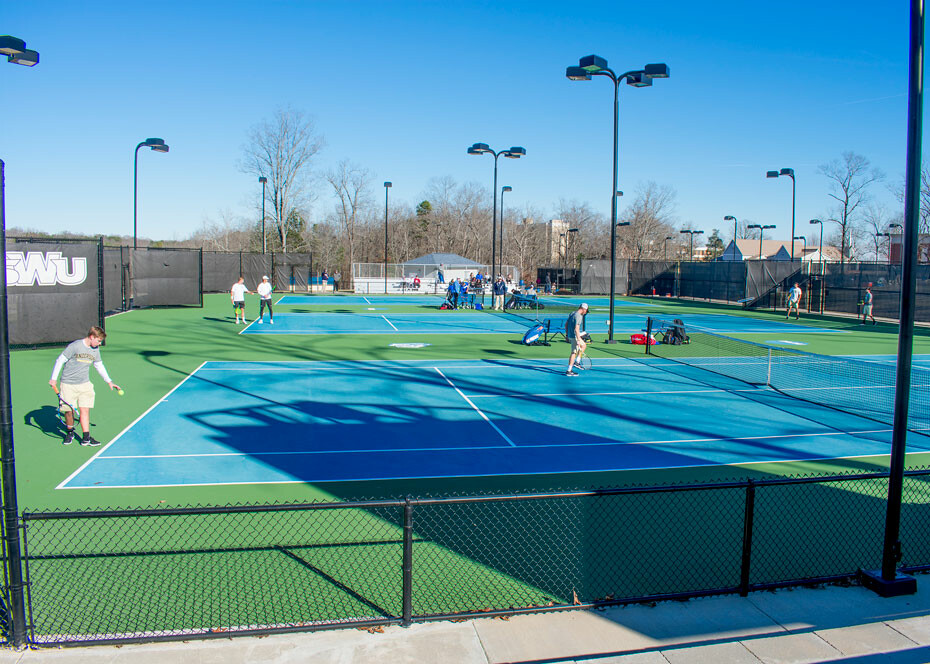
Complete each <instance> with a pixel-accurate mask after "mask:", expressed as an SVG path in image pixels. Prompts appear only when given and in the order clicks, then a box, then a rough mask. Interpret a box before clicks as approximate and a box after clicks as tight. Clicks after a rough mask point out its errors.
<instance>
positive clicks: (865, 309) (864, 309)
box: [862, 304, 872, 316]
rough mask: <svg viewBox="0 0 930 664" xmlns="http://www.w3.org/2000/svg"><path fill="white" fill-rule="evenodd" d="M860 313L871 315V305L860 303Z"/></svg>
mask: <svg viewBox="0 0 930 664" xmlns="http://www.w3.org/2000/svg"><path fill="white" fill-rule="evenodd" d="M862 315H863V316H871V315H872V305H871V304H863V305H862Z"/></svg>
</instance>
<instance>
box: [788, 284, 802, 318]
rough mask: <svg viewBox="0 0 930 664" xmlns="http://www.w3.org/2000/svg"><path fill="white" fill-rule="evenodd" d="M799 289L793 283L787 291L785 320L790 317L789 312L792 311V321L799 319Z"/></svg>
mask: <svg viewBox="0 0 930 664" xmlns="http://www.w3.org/2000/svg"><path fill="white" fill-rule="evenodd" d="M800 307H801V287H800V286H798V284H797V282H795V284H794V286H792V287H791V288H790V289H789V290H788V305H787V307H786V311H785V320H788V318H790V317H791V310H792V309H794V319H795V320H798V319H799V318H801V309H800Z"/></svg>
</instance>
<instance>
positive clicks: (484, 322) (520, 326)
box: [240, 309, 839, 334]
mask: <svg viewBox="0 0 930 664" xmlns="http://www.w3.org/2000/svg"><path fill="white" fill-rule="evenodd" d="M521 314H523V315H529V316H530V318H532V315H533V314H532V312H527V311H526V310H522V311H521ZM566 315H567V314H566V312H565V311H559V312H553V311H551V310H549V309H543V310H540V311H539V318H541V319H545V318H551V319H552V320H553V321H554V325H555V326H556V327H560V326H561V325H562V324H563V323H564V321H565V317H566ZM681 318H682V319H683V320H684V322H685V324H686V325H697V326H700V327H701V328H703V329H705V330H707V331H710V332H722V333H731V334H732V333H742V332H745V333H760V334H762V333H764V334H792V333H806V334H822V333H833V334H836V333H838V332H839V331H838V330H830V329H826V328H818V327H810V326H807V325H797V324H794V323H789V322H787V321H786V322H781V321H777V320H776V321H772V320H767V319H759V318H747V317H744V316H729V315H726V314H694V315H684V316H681ZM607 320H608V315H607V314H604V313H599V312H598V311H597V310H595V311H593V312H592V313H590V314H588V316H587V319H586V323H585V325H586V328H587V330H588V331H589V332H592V333H606V332H607ZM531 324H532V321H531V320H527V319H525V318H522V317H520V316H516V315H513V314H509V313H507V314H504V313H491V312H488V311H466V312H457V311H456V312H453V311H448V312H444V311H437V312H435V313H409V314H391V313H384V314H380V313H347V312H338V313H318V314H317V313H279V314H277V315H275V317H274V325H268V324H267V323H264V324H261V325H260V324H258V322H257V321H252V323H250V324H249V325H248V326H246V327H245V328H244V329H243V330H242V331H241V332H240V334H516V333H521V334H522V333H523V332H525V331H526V329H527V327H529V326H530V325H531ZM614 325H615V334H630V333H638V332H643V331H644V330H645V328H646V316H645V315H637V314H621V315H616V314H615V315H614Z"/></svg>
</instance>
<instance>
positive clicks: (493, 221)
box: [491, 150, 503, 284]
mask: <svg viewBox="0 0 930 664" xmlns="http://www.w3.org/2000/svg"><path fill="white" fill-rule="evenodd" d="M501 152H503V150H501ZM492 154H493V155H494V203H493V204H492V206H491V210H492V211H491V283H492V284H493V283H494V280H495V279H497V276H496V270H495V267H494V257H495V256H496V255H497V158H498V157H499V156H500V154H501V153H500V152H492Z"/></svg>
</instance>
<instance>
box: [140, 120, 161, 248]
mask: <svg viewBox="0 0 930 664" xmlns="http://www.w3.org/2000/svg"><path fill="white" fill-rule="evenodd" d="M140 148H152V150H153V151H155V152H167V151H168V146H167V145H165V141H164V140H162V139H160V138H147V139H145V140H144V141H142V142H141V143H139V145H137V146H136V153H135V157H134V158H133V162H132V248H133V249H138V211H139V204H138V198H139V149H140Z"/></svg>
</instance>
